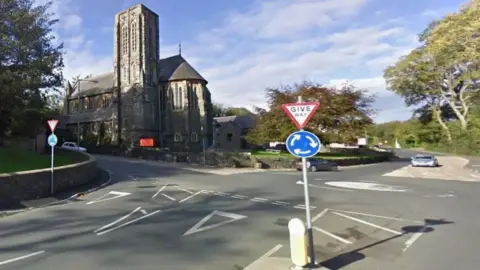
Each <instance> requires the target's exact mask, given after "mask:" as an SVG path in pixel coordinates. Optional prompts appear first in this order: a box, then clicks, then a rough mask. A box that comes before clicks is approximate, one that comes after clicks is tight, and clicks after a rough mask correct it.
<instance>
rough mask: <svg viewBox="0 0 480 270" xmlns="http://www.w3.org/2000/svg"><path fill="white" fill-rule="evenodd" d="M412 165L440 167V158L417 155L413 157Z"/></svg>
mask: <svg viewBox="0 0 480 270" xmlns="http://www.w3.org/2000/svg"><path fill="white" fill-rule="evenodd" d="M411 164H412V167H438V166H439V164H438V160H437V158H436V157H435V156H432V155H416V156H414V157H412V159H411Z"/></svg>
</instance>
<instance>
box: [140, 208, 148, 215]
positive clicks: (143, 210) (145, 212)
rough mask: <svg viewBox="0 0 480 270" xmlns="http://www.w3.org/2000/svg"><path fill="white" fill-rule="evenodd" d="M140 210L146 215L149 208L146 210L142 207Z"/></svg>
mask: <svg viewBox="0 0 480 270" xmlns="http://www.w3.org/2000/svg"><path fill="white" fill-rule="evenodd" d="M140 212H142V214H144V215H146V214H148V213H147V210H145V209H141V210H140Z"/></svg>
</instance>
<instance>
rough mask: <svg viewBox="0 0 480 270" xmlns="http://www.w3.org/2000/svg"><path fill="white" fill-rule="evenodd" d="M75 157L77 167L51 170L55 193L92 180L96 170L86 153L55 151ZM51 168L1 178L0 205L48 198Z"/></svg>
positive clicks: (66, 166) (3, 175)
mask: <svg viewBox="0 0 480 270" xmlns="http://www.w3.org/2000/svg"><path fill="white" fill-rule="evenodd" d="M55 152H56V153H59V152H62V153H64V154H67V155H70V154H72V155H75V156H76V157H75V159H77V160H78V162H77V163H74V164H70V165H65V166H61V167H56V168H54V192H55V193H57V192H61V191H66V190H68V189H70V188H73V187H77V186H80V185H83V184H87V183H88V182H90V181H92V180H94V178H95V177H97V175H98V173H99V170H98V167H97V164H96V161H95V158H94V157H93V156H91V155H89V154H86V153H79V152H73V151H69V150H65V149H60V148H58V149H57V148H55ZM50 183H51V173H50V168H46V169H39V170H31V171H23V172H15V173H5V174H0V203H18V202H21V201H25V200H31V199H38V198H43V197H48V196H50V188H51V184H50Z"/></svg>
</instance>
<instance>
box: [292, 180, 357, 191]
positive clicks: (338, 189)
mask: <svg viewBox="0 0 480 270" xmlns="http://www.w3.org/2000/svg"><path fill="white" fill-rule="evenodd" d="M297 184H298V183H297ZM301 184H302V185H303V182H302V183H301ZM308 186H310V187H314V188H323V189H328V190H337V191H345V192H355V190H351V189H343V188H332V187H323V186H317V185H313V184H308Z"/></svg>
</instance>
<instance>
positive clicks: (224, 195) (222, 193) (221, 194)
mask: <svg viewBox="0 0 480 270" xmlns="http://www.w3.org/2000/svg"><path fill="white" fill-rule="evenodd" d="M214 193H215V195H218V196H223V197H226V196H230V194H228V193H225V192H214Z"/></svg>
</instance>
